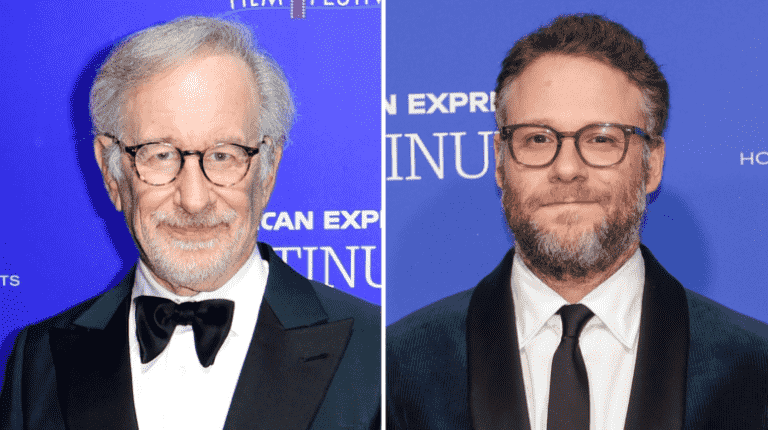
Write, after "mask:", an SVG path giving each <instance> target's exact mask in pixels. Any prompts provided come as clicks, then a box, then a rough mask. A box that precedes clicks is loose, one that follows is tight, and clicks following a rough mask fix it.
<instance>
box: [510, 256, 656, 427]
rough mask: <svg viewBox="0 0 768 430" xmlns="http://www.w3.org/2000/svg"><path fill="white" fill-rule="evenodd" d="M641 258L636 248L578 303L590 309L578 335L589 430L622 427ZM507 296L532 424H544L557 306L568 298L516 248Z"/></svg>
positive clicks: (633, 354)
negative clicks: (542, 277)
mask: <svg viewBox="0 0 768 430" xmlns="http://www.w3.org/2000/svg"><path fill="white" fill-rule="evenodd" d="M644 284H645V264H644V262H643V257H642V255H641V254H640V250H639V249H638V250H637V251H636V252H635V253H634V254H633V255H632V257H631V258H630V259H629V260H627V262H626V263H625V264H624V265H623V266H621V268H620V269H619V270H618V271H617V272H616V273H614V274H613V275H612V276H611V277H610V278H608V279H607V280H606V281H605V282H603V283H602V284H600V285H599V286H598V287H597V288H595V289H594V290H592V292H590V293H589V294H587V296H586V297H584V298H583V299H582V300H581V301H580V302H579V303H581V304H583V305H585V306H587V307H588V308H589V309H590V310H591V311H592V312H593V313H594V314H595V315H594V316H593V317H592V318H591V319H590V320H589V321H588V322H587V324H586V326H584V329H583V330H582V332H581V336H580V337H579V345H580V348H581V353H582V355H583V357H584V363H585V365H586V367H587V376H588V378H589V416H590V425H589V428H590V430H615V429H622V428H624V422H625V420H626V416H627V407H628V405H629V394H630V391H631V388H632V376H633V375H634V370H635V359H636V357H637V343H638V338H639V336H638V333H639V328H640V310H641V304H642V297H643V285H644ZM512 297H513V301H514V310H515V323H516V326H517V339H518V343H519V347H520V359H521V362H522V368H523V381H524V384H525V396H526V401H527V404H528V417H529V419H530V422H531V430H546V428H547V412H548V406H549V384H550V381H549V377H550V373H551V372H552V357H553V356H554V354H555V350H556V349H557V346H558V345H559V344H560V338H561V336H562V322H561V319H560V315H557V311H558V310H559V309H560V307H562V306H563V305H567V304H569V303H568V302H567V301H566V300H565V299H563V298H562V297H560V295H559V294H557V293H556V292H555V291H554V290H552V289H551V288H549V287H548V286H547V285H545V284H544V283H543V282H542V281H541V280H540V279H539V278H537V277H536V275H534V274H533V272H531V271H530V269H529V268H528V267H527V266H526V265H525V263H524V262H523V260H522V258H520V257H519V255H518V254H515V258H514V262H513V263H512Z"/></svg>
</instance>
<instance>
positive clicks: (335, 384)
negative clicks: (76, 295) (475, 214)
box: [0, 243, 381, 430]
mask: <svg viewBox="0 0 768 430" xmlns="http://www.w3.org/2000/svg"><path fill="white" fill-rule="evenodd" d="M259 250H260V252H261V256H262V258H264V259H265V260H267V261H268V262H269V276H268V278H267V285H266V291H265V295H264V301H263V302H262V306H261V310H260V312H259V318H258V322H257V323H256V330H255V332H254V335H253V338H252V341H251V346H250V348H249V349H248V353H247V355H246V358H245V362H244V364H243V368H242V370H241V372H240V378H239V380H238V382H237V387H236V389H235V393H234V396H233V398H232V403H231V405H230V409H229V414H228V415H227V419H226V424H225V426H224V428H225V429H249V430H250V429H270V430H272V429H307V428H313V429H353V428H354V429H368V428H376V427H378V426H379V423H378V419H379V418H378V415H379V413H380V412H379V411H380V408H379V406H380V397H381V396H380V392H381V391H380V379H381V376H380V370H379V369H380V351H381V343H380V340H381V334H380V333H381V329H380V327H381V325H380V324H381V318H380V310H379V308H378V307H377V306H374V305H371V304H369V303H366V302H364V301H362V300H359V299H356V298H354V297H352V296H350V295H347V294H345V293H342V292H339V291H337V290H334V289H332V288H329V287H327V286H325V285H322V284H319V283H317V282H314V281H310V280H308V279H306V278H304V277H303V276H301V275H299V274H298V273H296V272H295V271H293V269H291V268H290V267H289V266H288V265H286V264H285V263H284V262H283V261H282V260H281V259H280V258H279V257H278V256H277V255H276V254H275V252H274V251H273V250H272V248H270V247H269V245H266V244H263V243H260V244H259ZM134 275H135V268H134V270H132V271H131V273H130V274H129V275H128V276H126V277H125V279H123V280H122V282H120V284H119V285H117V286H116V287H115V288H112V289H111V290H108V291H106V292H105V293H103V294H101V295H99V296H97V297H95V298H93V299H91V300H88V301H86V302H84V303H81V304H79V305H77V306H75V307H73V308H71V309H69V310H67V311H65V312H63V313H61V314H59V315H57V316H55V317H53V318H50V319H47V320H45V321H42V322H40V323H38V324H35V325H32V326H29V327H27V328H25V329H24V330H22V331H21V333H19V336H18V338H17V340H16V344H15V346H14V349H13V352H12V354H11V357H10V359H9V361H8V366H7V369H6V376H5V383H4V386H3V391H2V394H1V395H0V428H2V429H46V430H48V429H64V428H68V429H136V428H137V422H136V414H135V409H134V404H133V391H132V384H131V369H130V361H129V356H128V337H127V336H128V318H127V316H128V309H129V304H130V297H131V289H132V287H133V281H134Z"/></svg>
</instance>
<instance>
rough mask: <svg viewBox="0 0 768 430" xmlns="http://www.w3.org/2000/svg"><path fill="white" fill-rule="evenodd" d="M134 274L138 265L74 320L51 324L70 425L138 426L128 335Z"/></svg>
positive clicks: (58, 380) (54, 355) (59, 387)
mask: <svg viewBox="0 0 768 430" xmlns="http://www.w3.org/2000/svg"><path fill="white" fill-rule="evenodd" d="M134 275H135V268H134V269H133V270H131V271H130V273H129V274H128V276H126V277H125V278H124V279H123V280H122V281H121V282H120V284H118V286H117V287H115V288H113V289H111V290H109V291H107V292H106V293H104V294H103V295H101V296H99V297H98V298H97V299H95V301H94V302H93V303H92V304H91V306H90V307H88V309H87V310H85V312H83V313H82V314H81V315H80V316H79V317H78V318H77V319H76V320H75V321H74V322H73V323H72V324H71V325H70V326H68V327H62V328H52V329H51V332H50V346H51V354H52V358H53V364H54V367H55V369H56V385H57V392H58V393H59V394H58V395H59V401H60V403H61V406H62V413H63V416H64V420H65V422H66V423H67V428H73V429H74V428H76V429H105V428H110V429H137V428H138V424H137V421H136V413H135V409H134V405H133V389H132V383H131V369H130V367H131V366H130V360H129V356H128V337H127V336H128V309H129V303H130V292H131V288H132V287H133V280H134Z"/></svg>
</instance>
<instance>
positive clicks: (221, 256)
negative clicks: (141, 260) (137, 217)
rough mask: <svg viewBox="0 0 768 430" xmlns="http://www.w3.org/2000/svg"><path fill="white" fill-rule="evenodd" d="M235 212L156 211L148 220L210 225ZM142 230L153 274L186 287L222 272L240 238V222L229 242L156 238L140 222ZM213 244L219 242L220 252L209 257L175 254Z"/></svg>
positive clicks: (233, 258)
mask: <svg viewBox="0 0 768 430" xmlns="http://www.w3.org/2000/svg"><path fill="white" fill-rule="evenodd" d="M236 216H237V215H236V213H235V211H234V210H229V211H227V212H225V213H224V214H222V215H219V216H216V215H214V214H212V213H208V212H204V213H202V214H198V215H189V214H186V213H182V212H177V213H173V214H167V213H163V212H156V213H154V214H152V222H153V223H155V225H157V224H159V223H161V222H163V223H166V224H170V225H175V226H184V225H195V226H213V225H216V224H218V223H222V222H225V223H231V222H232V221H233V220H234V219H235V218H236ZM142 233H143V236H144V238H145V239H146V243H144V244H143V245H144V246H143V249H144V252H145V253H146V256H147V259H148V260H149V263H150V267H151V268H152V271H153V272H154V274H155V275H156V276H158V277H159V278H161V279H163V280H165V281H167V282H169V283H170V284H171V285H174V286H184V287H190V286H195V285H200V284H202V283H204V282H208V281H211V280H214V279H217V278H220V277H221V276H223V275H224V273H225V272H226V271H227V269H229V265H230V264H231V263H232V261H235V260H237V259H238V257H239V255H235V253H236V252H239V251H241V250H240V249H236V247H235V246H233V245H235V244H239V243H240V241H241V240H242V238H243V234H244V226H242V227H241V228H240V229H239V230H238V231H237V232H236V234H235V237H234V239H233V241H232V243H229V244H221V239H219V238H216V239H212V240H209V241H204V242H194V241H180V240H176V239H172V238H168V237H166V238H160V237H158V235H157V234H155V235H150V234H149V231H147V228H146V227H145V226H144V225H142ZM216 245H223V246H221V249H220V252H219V253H218V254H217V255H215V256H212V257H209V258H205V259H198V258H190V257H187V258H181V256H180V255H179V253H180V252H190V251H196V250H202V249H210V248H213V247H215V246H216Z"/></svg>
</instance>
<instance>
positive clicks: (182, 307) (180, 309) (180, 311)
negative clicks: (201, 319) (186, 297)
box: [171, 302, 199, 325]
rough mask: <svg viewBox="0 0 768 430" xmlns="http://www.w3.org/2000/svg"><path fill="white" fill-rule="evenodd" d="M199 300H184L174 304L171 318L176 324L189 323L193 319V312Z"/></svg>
mask: <svg viewBox="0 0 768 430" xmlns="http://www.w3.org/2000/svg"><path fill="white" fill-rule="evenodd" d="M198 305H199V302H186V303H181V304H178V305H176V309H174V312H173V314H171V318H172V319H173V320H174V321H176V323H177V324H181V325H189V324H192V322H193V321H194V320H195V314H196V313H197V311H198V309H199V306H198Z"/></svg>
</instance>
